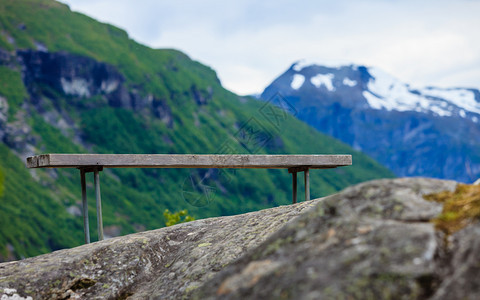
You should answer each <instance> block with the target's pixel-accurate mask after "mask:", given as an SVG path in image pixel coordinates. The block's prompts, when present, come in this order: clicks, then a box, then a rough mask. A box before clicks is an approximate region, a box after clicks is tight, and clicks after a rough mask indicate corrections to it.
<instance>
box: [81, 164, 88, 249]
mask: <svg viewBox="0 0 480 300" xmlns="http://www.w3.org/2000/svg"><path fill="white" fill-rule="evenodd" d="M80 182H81V185H82V205H83V231H84V232H85V244H90V228H89V226H88V203H87V187H86V184H85V170H83V169H80Z"/></svg>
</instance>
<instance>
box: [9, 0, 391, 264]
mask: <svg viewBox="0 0 480 300" xmlns="http://www.w3.org/2000/svg"><path fill="white" fill-rule="evenodd" d="M9 40H10V42H9ZM12 40H13V41H14V42H13V43H11V41H12ZM39 43H40V44H42V45H44V46H45V47H47V48H48V50H49V51H51V52H53V51H67V52H71V53H75V54H81V55H86V56H89V57H92V58H94V59H96V60H98V61H102V62H107V63H109V64H112V65H113V66H115V67H116V68H117V69H118V70H119V71H120V72H121V73H122V74H123V75H124V76H125V78H126V87H127V88H128V89H131V90H133V89H135V90H136V91H138V93H139V94H140V95H141V96H146V95H152V96H153V97H154V101H162V103H164V104H165V105H166V106H167V107H168V108H169V110H168V111H167V112H166V114H168V118H169V120H170V121H168V120H164V119H161V118H158V117H155V116H154V114H153V113H152V112H151V111H140V112H138V111H133V110H130V109H125V108H116V107H111V106H108V104H107V101H106V99H105V98H103V96H102V95H94V96H92V97H91V98H88V99H79V98H74V97H71V96H67V95H64V94H63V91H58V90H55V89H54V88H52V87H48V86H45V85H42V84H41V83H35V82H34V83H31V85H30V86H29V87H28V91H27V88H26V87H25V86H24V84H23V82H22V78H21V75H20V71H19V66H18V65H13V66H8V67H6V66H2V67H0V96H2V97H5V98H6V99H8V103H9V120H10V119H11V121H12V122H13V121H15V120H16V118H17V119H18V120H23V119H24V120H25V123H26V124H27V125H29V127H30V128H31V131H32V132H31V134H30V135H31V136H32V137H33V140H34V142H33V144H34V145H35V147H36V151H37V153H38V154H40V153H48V152H53V153H87V152H93V153H199V154H202V153H219V154H231V153H252V154H253V153H259V154H261V153H271V154H285V153H287V154H288V153H291V154H352V155H353V161H354V164H353V166H351V167H346V168H339V169H331V170H313V171H312V172H311V194H312V197H321V196H325V195H328V194H331V193H334V192H336V191H339V190H340V189H343V188H345V187H347V186H349V185H351V184H355V183H358V182H362V181H366V180H370V179H375V178H383V177H393V175H392V173H391V172H389V171H388V170H387V169H385V168H383V167H382V166H380V165H379V164H378V163H376V162H375V161H373V160H372V159H370V158H368V157H367V156H365V155H363V154H362V153H360V152H357V151H354V150H353V149H351V148H350V147H349V146H347V145H345V144H343V143H341V142H339V141H337V140H335V139H333V138H330V137H327V136H325V135H322V134H320V133H318V132H317V131H315V130H314V129H312V128H310V127H309V126H307V125H306V124H304V123H302V122H300V121H298V120H297V119H295V118H294V117H292V116H290V115H287V114H284V113H283V112H282V111H279V110H278V109H277V108H274V107H271V106H268V105H267V106H264V105H265V103H261V102H258V101H257V100H254V99H250V98H241V97H239V96H237V95H235V94H233V93H231V92H229V91H227V90H225V89H223V87H222V86H221V84H220V82H219V81H218V79H217V77H216V74H215V72H214V71H213V70H211V69H210V68H208V67H206V66H204V65H201V64H200V63H198V62H195V61H192V60H190V59H189V58H188V57H187V56H186V55H185V54H183V53H181V52H179V51H176V50H169V49H165V50H155V49H150V48H148V47H145V46H143V45H140V44H138V43H136V42H135V41H133V40H131V39H129V38H128V36H127V34H126V33H125V32H124V31H122V30H120V29H118V28H115V27H113V26H111V25H108V24H101V23H99V22H97V21H95V20H93V19H91V18H89V17H86V16H84V15H81V14H78V13H72V12H71V11H69V9H68V7H67V6H66V5H64V4H61V3H58V2H54V1H51V0H3V1H1V2H0V48H1V49H3V50H4V51H7V52H8V53H10V54H11V55H15V52H14V51H13V50H15V49H32V48H35V47H36V45H38V44H39ZM32 91H34V92H35V95H34V96H35V97H30V96H32V95H31V94H32ZM199 95H200V96H201V97H203V99H204V100H205V101H204V102H205V103H200V104H199V103H198V97H199ZM33 98H34V99H33ZM34 101H38V103H41V107H42V109H41V110H38V109H37V107H36V106H34V105H36V104H34V103H33V102H34ZM92 104H94V105H92ZM23 107H27V109H23ZM271 109H273V111H276V113H277V117H278V116H280V118H279V119H278V118H277V119H274V118H272V117H271V116H269V115H268V114H265V111H266V110H268V111H271ZM18 112H22V113H23V114H24V116H23V119H21V118H18V115H19V114H18ZM48 113H50V114H48ZM47 114H48V116H49V118H47V117H46V115H47ZM52 116H53V117H52ZM55 116H57V117H55ZM60 116H62V117H63V118H65V119H68V120H69V121H70V122H72V123H73V124H74V126H70V127H68V129H67V130H66V129H65V128H62V130H61V129H60V127H59V126H58V125H57V123H56V121H55V120H53V121H52V118H60ZM242 128H251V129H254V130H253V131H248V130H246V131H242ZM251 132H256V133H255V135H252V136H249V135H248V133H251ZM243 133H247V135H246V136H245V134H243ZM78 137H80V138H81V140H82V141H83V143H78V142H74V141H75V140H78ZM0 168H1V169H2V170H3V173H4V174H5V175H6V176H5V180H4V193H3V196H0V228H1V230H0V261H1V260H3V259H5V258H6V257H7V256H9V255H11V254H12V253H10V250H9V249H11V248H12V247H13V249H14V251H13V255H14V256H15V257H17V258H20V257H28V256H33V255H38V254H41V253H45V252H49V251H52V250H57V249H61V248H65V247H73V246H77V245H80V244H81V243H82V242H83V229H82V228H83V225H82V224H83V223H82V222H83V221H82V217H81V216H80V215H79V213H80V208H81V201H80V199H81V197H80V183H79V179H80V178H79V177H80V176H79V172H78V170H71V169H59V170H27V169H26V168H25V165H24V162H23V161H22V160H21V159H20V158H18V156H17V155H15V154H14V152H13V151H12V149H10V148H8V147H7V145H6V144H3V143H2V144H0ZM100 178H101V184H102V186H101V188H102V191H101V192H102V204H103V220H104V225H105V226H112V225H116V226H119V227H120V228H121V234H128V233H132V232H135V231H139V230H149V229H155V228H159V227H163V226H165V225H167V224H166V222H165V221H164V212H165V210H168V211H172V212H179V211H182V210H184V209H188V212H189V213H188V215H189V216H191V217H192V218H193V217H194V218H206V217H214V216H221V215H231V214H239V213H245V212H249V211H253V210H259V209H264V208H268V207H273V206H278V205H285V204H289V203H290V202H291V193H292V190H291V176H290V175H289V174H288V172H286V171H285V170H263V169H258V170H247V169H240V170H208V169H106V170H104V171H103V172H102V173H101V175H100ZM91 185H92V179H91V178H90V174H88V177H87V187H89V188H88V199H89V216H90V226H91V228H90V229H91V234H92V240H95V239H96V222H95V214H96V212H95V203H94V199H95V197H94V195H93V191H92V190H93V189H92V188H91ZM301 186H302V180H301V179H299V190H300V191H301V190H302V188H301ZM298 197H299V199H302V198H303V197H304V196H303V195H302V192H299V195H298Z"/></svg>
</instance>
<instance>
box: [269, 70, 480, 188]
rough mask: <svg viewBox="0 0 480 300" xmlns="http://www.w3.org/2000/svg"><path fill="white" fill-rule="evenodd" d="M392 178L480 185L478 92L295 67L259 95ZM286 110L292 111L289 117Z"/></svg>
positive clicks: (371, 73) (362, 73)
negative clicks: (285, 105)
mask: <svg viewBox="0 0 480 300" xmlns="http://www.w3.org/2000/svg"><path fill="white" fill-rule="evenodd" d="M273 95H281V96H282V97H284V98H285V99H286V100H287V101H288V102H289V103H291V104H292V106H293V107H294V108H295V114H296V116H297V117H298V118H299V119H301V120H303V121H305V122H306V123H307V124H309V125H311V126H313V127H315V128H317V129H318V130H319V131H321V132H323V133H326V134H328V135H330V136H332V137H335V138H337V139H340V140H342V141H343V142H345V143H347V144H349V145H351V146H352V147H354V148H355V149H356V150H359V151H362V152H364V153H366V154H368V155H370V156H371V157H373V158H375V159H376V160H377V161H379V162H380V163H382V164H383V165H384V166H386V167H388V168H389V169H391V170H392V171H394V173H395V174H396V175H398V176H426V177H436V178H443V179H455V180H458V181H462V182H472V181H474V180H475V179H476V178H478V177H480V123H479V122H480V91H479V90H477V89H466V88H435V87H426V88H414V87H411V86H410V85H408V84H405V83H403V82H401V81H399V80H397V79H395V78H394V77H392V76H390V75H388V74H386V73H385V72H382V71H381V70H379V69H377V68H372V67H365V66H360V65H353V64H352V65H338V66H321V65H318V64H310V63H308V62H305V61H301V62H297V63H294V64H293V65H292V66H291V67H290V68H289V69H288V70H287V71H286V72H284V73H283V74H281V75H280V76H279V77H278V78H276V79H275V80H274V81H273V82H272V83H271V84H270V85H269V86H268V87H267V88H265V90H264V91H263V93H262V94H261V98H263V99H270V98H271V97H272V96H273ZM290 110H291V109H290Z"/></svg>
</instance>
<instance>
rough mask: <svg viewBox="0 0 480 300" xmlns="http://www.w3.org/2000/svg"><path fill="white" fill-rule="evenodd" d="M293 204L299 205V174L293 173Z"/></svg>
mask: <svg viewBox="0 0 480 300" xmlns="http://www.w3.org/2000/svg"><path fill="white" fill-rule="evenodd" d="M292 203H293V204H295V203H297V172H293V173H292Z"/></svg>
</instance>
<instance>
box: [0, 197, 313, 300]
mask: <svg viewBox="0 0 480 300" xmlns="http://www.w3.org/2000/svg"><path fill="white" fill-rule="evenodd" d="M316 203H318V200H317V201H315V200H314V201H309V202H304V203H299V204H296V205H291V206H281V207H277V208H272V209H268V210H263V211H258V212H252V213H248V214H244V215H238V216H231V217H221V218H211V219H205V220H198V221H194V222H190V223H186V224H180V225H176V226H172V227H167V228H162V229H158V230H154V231H149V232H143V233H138V234H132V235H128V236H124V237H119V238H112V239H108V240H105V241H102V242H96V243H92V244H89V245H83V246H80V247H77V248H73V249H67V250H60V251H56V252H53V253H50V254H46V255H41V256H38V257H34V258H29V259H25V260H21V261H16V262H10V263H3V264H0V295H1V293H2V289H3V290H5V289H15V290H16V291H17V293H18V294H19V295H20V296H22V297H26V296H33V297H34V298H53V299H59V298H62V299H63V298H66V297H72V298H75V297H81V298H84V299H91V298H94V299H95V298H97V299H98V298H101V299H103V298H121V297H126V296H132V297H133V298H138V299H144V298H148V297H150V296H152V295H156V296H157V297H159V298H162V299H175V298H181V297H182V296H183V295H185V294H188V293H189V292H190V291H192V290H194V289H195V288H197V287H199V286H200V285H201V284H202V283H203V282H205V281H206V280H207V279H208V278H210V277H212V275H214V274H215V273H216V272H218V271H219V270H221V269H223V268H224V267H225V266H226V265H228V264H229V263H231V262H232V261H233V260H235V259H236V258H238V257H239V256H241V255H242V254H244V253H245V252H247V251H248V250H251V249H253V248H254V247H255V246H257V245H259V244H260V243H261V242H262V241H264V240H265V239H266V238H267V237H268V236H269V235H271V234H272V233H273V232H275V231H277V230H278V229H279V228H281V227H282V226H283V225H284V224H285V223H286V222H288V221H289V220H291V219H292V218H294V217H295V216H298V215H299V214H300V213H301V212H303V211H305V210H306V209H308V208H312V207H314V205H315V204H316Z"/></svg>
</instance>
